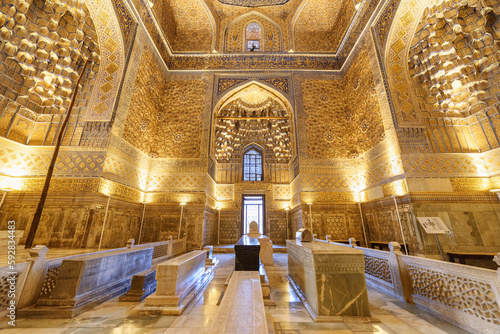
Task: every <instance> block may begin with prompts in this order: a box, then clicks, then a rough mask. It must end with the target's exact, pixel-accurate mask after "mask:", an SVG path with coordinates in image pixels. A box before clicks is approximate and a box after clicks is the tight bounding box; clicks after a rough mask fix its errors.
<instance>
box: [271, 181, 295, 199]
mask: <svg viewBox="0 0 500 334" xmlns="http://www.w3.org/2000/svg"><path fill="white" fill-rule="evenodd" d="M273 198H274V200H290V198H291V189H290V186H289V185H276V184H275V185H273Z"/></svg>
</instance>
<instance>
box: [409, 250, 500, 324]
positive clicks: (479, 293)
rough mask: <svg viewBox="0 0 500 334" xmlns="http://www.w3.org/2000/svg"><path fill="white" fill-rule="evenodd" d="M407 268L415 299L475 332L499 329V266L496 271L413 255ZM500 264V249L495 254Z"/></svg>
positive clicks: (419, 303)
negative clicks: (499, 251)
mask: <svg viewBox="0 0 500 334" xmlns="http://www.w3.org/2000/svg"><path fill="white" fill-rule="evenodd" d="M401 259H402V261H403V262H404V263H405V265H406V266H407V268H408V276H409V282H410V284H411V290H412V295H411V297H412V300H413V302H414V303H415V304H418V305H421V306H423V307H425V308H427V309H428V310H430V311H431V312H433V313H435V314H436V315H438V316H440V317H442V318H444V319H446V320H448V321H450V322H452V323H455V324H456V325H458V326H460V327H462V328H465V329H467V330H469V331H471V332H474V333H500V268H499V269H497V270H496V271H494V270H489V269H482V268H476V267H472V266H467V265H461V264H455V263H450V262H443V261H436V260H431V259H425V258H419V257H414V256H406V255H402V256H401ZM495 259H496V262H497V264H498V265H499V266H500V253H499V254H498V255H497V256H496V257H495Z"/></svg>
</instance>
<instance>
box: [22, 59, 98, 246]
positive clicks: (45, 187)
mask: <svg viewBox="0 0 500 334" xmlns="http://www.w3.org/2000/svg"><path fill="white" fill-rule="evenodd" d="M89 58H90V57H88V58H86V59H85V63H84V65H83V69H82V71H81V72H80V76H79V77H78V80H77V81H76V87H75V91H74V92H73V96H72V98H71V103H70V105H69V108H68V112H67V113H66V117H65V118H64V122H63V124H62V126H61V129H60V130H59V134H58V136H57V140H56V146H55V148H54V154H53V155H52V160H51V161H50V165H49V169H48V170H47V177H46V178H45V184H44V185H43V190H42V195H41V196H40V201H39V202H38V206H37V207H36V211H35V215H34V216H33V221H32V222H31V226H30V231H29V233H28V237H27V239H26V245H25V246H24V248H25V249H29V248H31V247H32V245H33V241H34V240H35V234H36V230H37V228H38V224H39V223H40V218H41V217H42V211H43V206H44V205H45V200H46V199H47V193H48V192H49V186H50V180H51V179H52V174H53V173H54V166H55V165H56V160H57V155H58V154H59V148H60V147H61V142H62V139H63V135H64V131H65V130H66V126H67V125H68V121H69V118H70V116H71V111H72V110H73V105H74V104H75V101H76V95H77V94H78V86H79V85H80V81H81V80H82V77H83V74H84V73H85V69H86V68H87V64H88V62H89Z"/></svg>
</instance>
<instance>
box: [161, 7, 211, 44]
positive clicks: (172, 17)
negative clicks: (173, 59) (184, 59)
mask: <svg viewBox="0 0 500 334" xmlns="http://www.w3.org/2000/svg"><path fill="white" fill-rule="evenodd" d="M153 12H154V15H155V18H156V20H157V22H158V24H159V25H160V27H161V29H162V31H163V33H164V34H165V37H166V38H167V40H168V42H169V44H170V47H171V48H172V50H173V51H174V52H189V51H205V52H210V51H211V49H212V36H213V35H214V31H213V30H214V29H213V23H212V22H211V20H213V18H212V17H211V16H210V13H209V11H208V8H206V6H205V5H204V3H202V2H201V1H200V0H162V1H156V2H155V4H154V6H153Z"/></svg>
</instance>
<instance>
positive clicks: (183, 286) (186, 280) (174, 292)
mask: <svg viewBox="0 0 500 334" xmlns="http://www.w3.org/2000/svg"><path fill="white" fill-rule="evenodd" d="M206 257H207V255H206V251H204V250H197V251H192V252H190V253H187V254H184V255H181V256H179V257H176V258H174V259H170V260H168V261H165V262H163V263H160V264H159V265H158V266H157V268H156V281H157V285H156V292H155V293H154V294H152V295H151V296H149V297H147V298H146V300H145V302H144V305H140V306H138V307H136V308H134V309H133V310H132V314H133V315H180V314H181V313H182V312H183V311H184V309H185V308H186V307H187V306H188V305H189V303H190V302H191V301H192V300H193V299H194V298H195V297H196V296H197V295H198V293H199V292H200V291H201V290H203V289H204V288H205V286H206V285H207V284H208V283H209V282H210V280H211V279H212V278H213V275H214V274H213V270H214V266H210V267H207V268H205V260H206Z"/></svg>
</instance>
